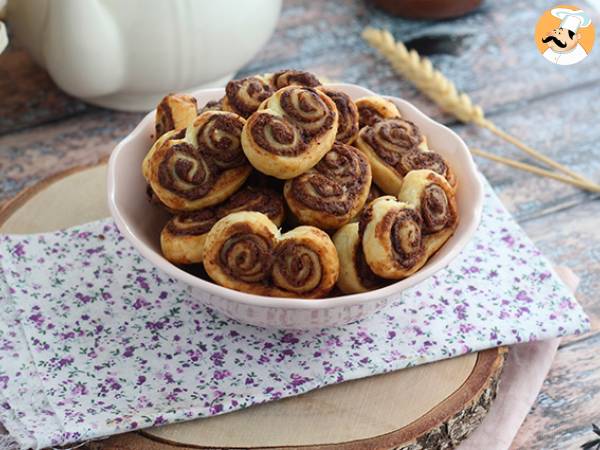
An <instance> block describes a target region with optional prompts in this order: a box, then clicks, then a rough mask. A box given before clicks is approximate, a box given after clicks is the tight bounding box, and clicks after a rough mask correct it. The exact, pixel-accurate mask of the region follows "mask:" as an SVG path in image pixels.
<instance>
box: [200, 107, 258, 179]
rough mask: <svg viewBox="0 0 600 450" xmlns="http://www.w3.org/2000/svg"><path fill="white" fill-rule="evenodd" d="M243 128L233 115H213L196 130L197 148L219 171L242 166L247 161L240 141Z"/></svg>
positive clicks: (241, 123) (238, 119)
mask: <svg viewBox="0 0 600 450" xmlns="http://www.w3.org/2000/svg"><path fill="white" fill-rule="evenodd" d="M243 127H244V123H243V122H242V120H241V119H240V118H238V117H236V116H234V115H233V114H231V115H230V114H217V115H213V116H212V117H211V118H210V119H209V120H208V121H207V122H206V123H205V124H204V125H202V127H200V129H199V130H198V134H197V140H198V148H199V149H200V151H201V152H202V153H204V154H206V155H208V156H209V157H210V158H212V159H213V160H214V161H215V164H217V166H219V167H220V168H221V169H231V168H234V167H239V166H242V165H244V164H246V163H247V161H248V160H247V159H246V156H245V155H244V151H243V150H242V146H241V140H240V138H241V134H242V128H243ZM207 141H208V142H207Z"/></svg>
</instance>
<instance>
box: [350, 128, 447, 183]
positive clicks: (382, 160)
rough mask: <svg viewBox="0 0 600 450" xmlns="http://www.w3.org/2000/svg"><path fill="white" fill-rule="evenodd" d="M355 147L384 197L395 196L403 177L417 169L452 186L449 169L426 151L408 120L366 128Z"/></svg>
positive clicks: (420, 134) (443, 162)
mask: <svg viewBox="0 0 600 450" xmlns="http://www.w3.org/2000/svg"><path fill="white" fill-rule="evenodd" d="M355 145H356V147H357V148H358V149H359V150H361V151H362V152H363V153H364V154H365V155H367V158H369V162H370V163H371V169H372V170H373V179H374V180H375V183H377V186H379V187H380V188H381V189H382V190H383V191H384V192H385V193H386V194H390V195H396V194H397V193H398V191H399V190H400V188H401V186H402V180H403V178H404V176H405V175H406V174H407V173H408V172H410V171H411V170H416V169H431V170H433V171H435V172H437V173H439V174H440V175H442V176H444V177H446V179H448V181H450V183H451V184H454V173H453V172H452V170H451V168H450V166H449V165H448V164H447V163H446V161H445V160H444V158H443V157H442V156H441V155H439V154H438V153H435V152H433V151H431V150H429V149H428V148H427V142H426V140H425V136H424V135H423V134H422V133H421V131H420V130H419V128H418V127H417V126H416V125H415V124H414V123H412V122H409V121H408V120H404V119H401V118H394V119H382V120H379V121H377V122H376V123H375V124H374V125H368V126H365V127H364V128H362V129H361V130H360V132H359V133H358V138H357V139H356V142H355Z"/></svg>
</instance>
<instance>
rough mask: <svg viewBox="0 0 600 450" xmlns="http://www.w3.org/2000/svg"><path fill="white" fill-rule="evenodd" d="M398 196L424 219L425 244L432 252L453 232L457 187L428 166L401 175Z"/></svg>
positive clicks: (456, 216) (455, 219) (456, 217)
mask: <svg viewBox="0 0 600 450" xmlns="http://www.w3.org/2000/svg"><path fill="white" fill-rule="evenodd" d="M398 200H400V201H402V202H406V203H408V204H410V205H412V206H413V207H414V208H416V210H417V211H419V213H420V214H421V218H422V219H423V223H422V228H421V229H422V232H423V235H424V236H425V247H426V248H427V253H428V255H432V254H433V253H435V252H436V251H438V250H439V248H440V247H441V246H442V245H444V243H445V242H446V241H447V240H448V239H449V238H450V236H452V234H453V233H454V230H455V229H456V227H457V225H458V209H457V205H456V189H455V188H454V187H453V186H451V185H450V183H448V181H447V180H446V179H445V178H444V177H442V176H441V175H439V174H438V173H435V172H433V171H431V170H427V169H421V170H413V171H411V172H409V173H408V174H407V175H406V176H405V177H404V182H403V183H402V188H401V189H400V192H399V193H398Z"/></svg>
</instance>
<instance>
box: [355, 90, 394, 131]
mask: <svg viewBox="0 0 600 450" xmlns="http://www.w3.org/2000/svg"><path fill="white" fill-rule="evenodd" d="M356 107H357V109H358V117H359V126H360V128H362V127H366V126H373V125H375V124H376V123H377V122H379V121H380V120H383V119H394V118H397V117H401V116H400V111H398V108H397V107H396V105H394V104H393V103H392V102H390V101H389V100H386V99H385V98H382V97H377V96H372V97H363V98H360V99H358V100H357V101H356Z"/></svg>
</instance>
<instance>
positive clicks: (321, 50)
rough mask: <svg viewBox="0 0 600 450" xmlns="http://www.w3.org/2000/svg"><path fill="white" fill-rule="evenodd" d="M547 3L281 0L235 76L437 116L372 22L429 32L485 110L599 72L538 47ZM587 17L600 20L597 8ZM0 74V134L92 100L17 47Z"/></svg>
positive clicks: (402, 33) (599, 62)
mask: <svg viewBox="0 0 600 450" xmlns="http://www.w3.org/2000/svg"><path fill="white" fill-rule="evenodd" d="M547 8H548V4H547V2H546V1H545V0H535V1H531V2H528V3H527V7H518V8H515V7H514V5H513V4H512V2H511V1H510V0H498V1H494V2H486V3H485V6H484V7H483V8H481V9H479V10H478V11H477V12H475V13H473V14H470V15H468V16H465V17H463V18H459V19H456V20H453V21H451V22H449V21H441V22H427V21H408V20H403V19H400V18H396V17H393V16H390V15H387V14H385V13H383V12H381V11H379V10H377V9H375V8H374V7H373V6H372V5H370V3H369V2H366V1H362V0H345V1H339V2H313V1H310V0H288V1H285V3H284V8H283V11H282V15H281V19H280V21H279V24H278V26H277V29H276V32H275V33H274V35H273V36H272V37H271V39H270V40H269V42H268V43H267V45H266V46H265V47H264V48H263V49H262V50H261V51H260V52H259V53H258V55H257V56H256V57H255V58H254V60H253V61H252V62H251V63H249V64H248V65H247V66H246V67H244V68H243V69H242V70H241V71H240V75H246V74H252V73H257V72H264V71H270V70H276V69H279V68H282V67H294V68H296V67H300V68H305V69H308V70H314V71H315V72H317V73H319V74H322V75H325V76H327V77H329V78H332V79H336V80H340V81H347V82H352V83H359V84H363V85H365V86H367V87H370V88H373V89H375V90H377V91H379V92H381V93H384V94H391V95H401V96H403V97H405V98H406V99H407V100H409V101H412V102H414V103H415V104H416V105H417V106H418V107H420V108H422V109H423V110H424V111H425V112H427V113H428V114H430V115H432V116H434V117H438V118H439V117H442V116H441V115H440V112H439V111H438V110H437V109H436V108H434V107H432V105H431V103H429V102H428V101H426V100H425V99H424V98H423V97H422V96H421V95H419V94H418V93H417V92H416V91H415V90H414V89H413V88H412V87H411V86H409V84H408V83H407V82H406V81H404V80H399V79H398V77H397V76H396V75H395V74H394V73H393V71H392V69H391V68H390V67H389V65H388V64H387V63H385V62H384V61H383V60H382V59H381V58H380V57H378V56H377V55H376V54H375V52H374V51H373V50H372V49H370V48H369V47H368V46H367V45H366V44H365V43H364V42H363V41H362V39H361V37H360V32H361V30H362V29H363V28H364V27H365V26H367V25H372V26H377V27H382V28H388V29H390V30H391V31H392V32H393V33H394V34H395V36H396V37H398V38H400V39H402V40H405V41H411V40H414V39H421V40H422V38H427V41H428V42H429V44H428V46H426V47H425V48H424V47H423V46H421V47H420V49H421V50H424V51H425V53H432V52H433V53H434V54H432V55H431V58H432V60H433V62H434V63H435V64H436V66H438V67H439V68H440V69H441V70H442V71H443V72H444V73H446V74H447V75H448V76H450V78H451V79H453V80H454V81H455V82H456V84H457V86H458V87H459V88H460V89H463V90H465V91H467V92H469V93H470V94H471V95H472V96H473V98H474V99H475V101H477V102H480V103H481V104H482V105H483V106H484V108H485V109H486V110H488V111H489V112H492V111H494V110H501V109H503V108H505V107H506V105H510V104H513V105H520V106H524V101H525V100H527V99H531V98H534V97H540V96H545V95H548V94H549V93H552V92H555V91H557V90H568V89H570V88H571V87H573V86H577V85H581V84H585V83H591V82H594V81H597V80H599V79H600V58H588V60H586V61H585V62H584V63H582V64H578V65H576V66H574V67H569V70H565V69H564V67H560V66H555V65H552V64H549V63H548V62H547V61H545V60H544V59H543V58H542V57H541V56H540V55H539V54H538V52H537V49H536V47H535V44H534V42H533V38H532V35H533V30H534V27H535V24H536V22H537V19H538V17H539V15H540V14H541V13H542V12H543V11H544V10H545V9H547ZM593 18H594V19H595V20H596V22H599V21H600V20H599V18H598V17H597V15H593ZM9 25H10V23H9ZM442 44H443V45H442ZM440 52H441V53H440ZM0 80H4V81H3V82H0V98H2V99H3V102H2V106H0V108H2V109H1V110H0V133H2V132H6V131H8V130H15V129H19V128H24V127H28V126H33V125H36V124H40V123H44V122H46V121H50V120H56V119H60V118H64V117H66V116H69V115H71V114H74V113H77V112H82V111H85V110H89V109H95V108H92V107H89V106H86V105H85V104H84V103H82V102H81V101H79V100H76V99H73V98H71V97H68V96H67V95H65V94H63V93H62V92H61V91H60V90H58V89H57V88H56V87H55V86H54V84H53V83H52V82H51V81H50V80H49V78H48V77H47V76H46V75H45V73H44V72H43V71H42V70H40V69H39V67H37V66H36V65H35V64H34V63H33V62H32V61H31V60H30V59H29V58H28V57H26V56H25V54H24V53H23V51H22V50H20V49H19V48H18V47H15V49H14V50H13V51H8V52H6V53H5V54H4V55H2V56H0ZM21 105H26V108H25V109H24V108H23V107H22V106H21Z"/></svg>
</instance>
